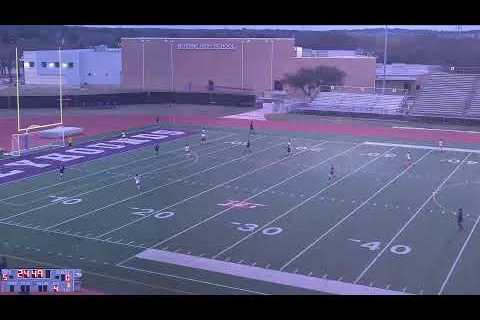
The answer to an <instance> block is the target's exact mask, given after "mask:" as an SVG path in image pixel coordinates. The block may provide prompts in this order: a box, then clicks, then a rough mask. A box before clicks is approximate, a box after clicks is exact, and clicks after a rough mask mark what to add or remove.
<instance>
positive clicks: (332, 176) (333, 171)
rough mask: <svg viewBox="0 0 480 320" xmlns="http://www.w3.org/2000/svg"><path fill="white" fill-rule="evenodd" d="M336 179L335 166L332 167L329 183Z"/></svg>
mask: <svg viewBox="0 0 480 320" xmlns="http://www.w3.org/2000/svg"><path fill="white" fill-rule="evenodd" d="M334 178H335V168H334V167H333V164H332V165H330V173H329V174H328V181H330V180H333V179H334Z"/></svg>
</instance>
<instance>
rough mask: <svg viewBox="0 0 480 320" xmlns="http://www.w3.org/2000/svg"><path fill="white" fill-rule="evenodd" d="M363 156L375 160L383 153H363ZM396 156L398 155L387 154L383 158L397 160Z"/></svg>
mask: <svg viewBox="0 0 480 320" xmlns="http://www.w3.org/2000/svg"><path fill="white" fill-rule="evenodd" d="M361 155H362V156H368V157H372V158H375V157H378V156H379V155H381V153H379V152H369V153H362V154H361ZM396 156H397V155H396V154H395V153H385V154H384V155H383V158H395V157H396Z"/></svg>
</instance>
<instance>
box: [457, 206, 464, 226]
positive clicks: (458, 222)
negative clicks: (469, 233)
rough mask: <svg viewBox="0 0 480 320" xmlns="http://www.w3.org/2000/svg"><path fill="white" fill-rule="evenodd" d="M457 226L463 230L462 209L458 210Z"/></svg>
mask: <svg viewBox="0 0 480 320" xmlns="http://www.w3.org/2000/svg"><path fill="white" fill-rule="evenodd" d="M457 224H458V228H459V229H460V230H463V209H462V208H460V209H458V212H457Z"/></svg>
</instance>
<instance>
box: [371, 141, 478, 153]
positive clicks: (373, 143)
mask: <svg viewBox="0 0 480 320" xmlns="http://www.w3.org/2000/svg"><path fill="white" fill-rule="evenodd" d="M363 144H366V145H370V146H384V147H398V148H408V149H421V150H437V151H440V149H441V148H439V147H432V146H421V145H416V144H399V143H386V142H371V141H366V142H364V143H363ZM443 150H444V151H453V152H468V153H477V154H480V150H476V149H462V148H443Z"/></svg>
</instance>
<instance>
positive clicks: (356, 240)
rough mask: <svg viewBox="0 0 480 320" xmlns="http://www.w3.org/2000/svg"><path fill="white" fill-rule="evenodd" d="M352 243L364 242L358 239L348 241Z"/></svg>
mask: <svg viewBox="0 0 480 320" xmlns="http://www.w3.org/2000/svg"><path fill="white" fill-rule="evenodd" d="M348 240H350V241H353V242H362V240H358V239H348Z"/></svg>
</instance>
